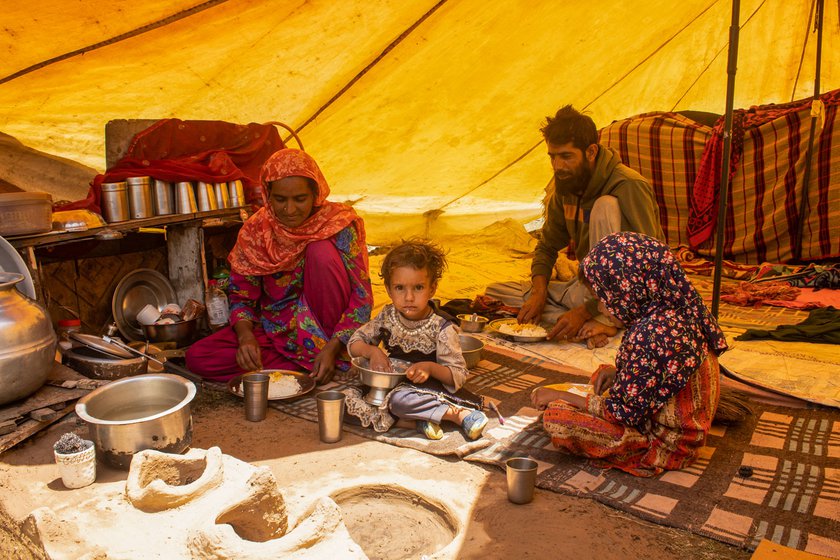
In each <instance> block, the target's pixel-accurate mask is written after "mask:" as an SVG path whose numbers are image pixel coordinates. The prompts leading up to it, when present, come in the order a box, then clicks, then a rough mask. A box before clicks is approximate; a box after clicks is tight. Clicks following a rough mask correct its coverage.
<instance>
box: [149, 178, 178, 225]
mask: <svg viewBox="0 0 840 560" xmlns="http://www.w3.org/2000/svg"><path fill="white" fill-rule="evenodd" d="M152 198H153V199H154V201H155V216H166V215H168V214H172V213H173V212H174V211H175V197H174V196H172V184H171V183H169V182H167V181H161V180H159V179H155V183H154V196H153V197H152Z"/></svg>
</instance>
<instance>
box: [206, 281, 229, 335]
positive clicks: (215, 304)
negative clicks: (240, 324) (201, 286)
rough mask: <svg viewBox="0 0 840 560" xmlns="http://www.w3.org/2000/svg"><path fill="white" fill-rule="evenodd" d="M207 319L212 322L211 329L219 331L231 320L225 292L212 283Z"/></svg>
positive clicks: (208, 297)
mask: <svg viewBox="0 0 840 560" xmlns="http://www.w3.org/2000/svg"><path fill="white" fill-rule="evenodd" d="M206 303H207V318H208V320H209V322H210V329H211V330H213V331H217V330H219V329H221V328H222V327H224V326H226V325H227V324H228V321H229V320H230V307H229V305H228V298H227V295H226V294H225V292H224V290H222V289H221V288H219V286H218V285H217V284H216V283H215V282H212V281H211V282H210V286H209V288H208V290H207V301H206Z"/></svg>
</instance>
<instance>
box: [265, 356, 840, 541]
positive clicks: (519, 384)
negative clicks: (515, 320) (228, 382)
mask: <svg viewBox="0 0 840 560" xmlns="http://www.w3.org/2000/svg"><path fill="white" fill-rule="evenodd" d="M587 378H588V374H586V373H585V372H583V371H582V370H577V369H574V368H570V367H564V366H558V365H556V364H552V363H551V362H547V361H544V360H541V359H539V358H533V357H525V356H522V355H519V354H516V353H514V352H512V351H510V350H508V349H503V348H497V347H490V346H488V347H486V348H485V353H484V356H483V359H482V361H481V362H480V363H479V365H478V366H477V367H476V368H475V369H473V370H472V371H471V374H470V377H469V379H468V382H467V388H469V389H471V390H472V391H475V392H477V393H479V394H481V395H482V396H483V397H484V399H485V402H486V401H487V400H492V401H493V402H494V403H496V404H497V406H498V408H499V410H500V412H501V414H502V416H503V417H505V419H506V421H505V423H504V425H502V424H500V422H499V420H498V418H497V417H496V416H495V415H494V414H492V413H488V414H489V416H490V422H489V424H488V427H487V429H486V430H485V437H484V438H482V439H481V440H479V441H478V442H468V441H466V440H465V439H464V438H463V436H462V434H461V432H460V431H459V430H458V429H456V428H455V427H454V426H444V429H445V433H446V435H445V437H444V438H443V439H442V440H440V441H430V440H426V439H425V438H423V437H421V436H419V434H417V433H416V432H414V431H413V430H406V429H399V428H392V429H391V430H390V431H388V432H386V433H385V434H378V433H376V432H374V431H373V430H372V429H369V428H363V427H361V426H358V425H350V424H346V425H345V430H346V431H349V432H353V433H355V434H358V435H360V436H363V437H367V438H371V439H375V440H378V441H382V442H384V443H388V444H391V445H396V446H399V447H409V448H412V449H417V450H420V451H424V452H427V453H431V454H435V455H454V456H458V457H461V458H463V459H465V460H467V461H473V462H479V463H485V464H488V465H494V466H496V467H502V466H503V465H504V461H505V460H506V459H508V458H510V457H516V456H529V457H531V458H533V459H535V460H536V461H537V462H538V463H539V475H538V478H537V487H538V488H540V489H543V490H545V491H553V492H559V493H564V494H571V495H575V496H582V497H587V498H591V499H594V500H596V501H598V502H601V503H604V504H607V505H609V506H611V507H614V508H616V509H618V510H621V511H624V512H627V513H630V514H632V515H635V516H638V517H640V518H643V519H646V520H648V521H651V522H654V523H658V524H662V525H667V526H671V527H678V528H681V529H685V530H688V531H691V532H693V533H696V534H700V535H705V536H707V537H711V538H713V539H717V540H720V541H723V542H726V543H729V544H732V545H735V546H739V547H743V548H746V549H750V550H752V549H754V548H755V547H756V546H758V544H759V542H760V541H761V540H762V539H768V540H770V541H773V542H776V543H779V544H783V545H785V546H788V547H791V548H795V549H798V550H805V551H809V552H813V553H816V554H822V555H824V556H828V557H833V558H840V415H838V413H837V412H836V411H832V410H831V409H823V408H816V409H792V408H785V407H779V406H768V405H763V404H759V403H756V404H754V408H755V409H756V414H755V416H754V417H751V418H749V419H747V420H746V421H745V422H743V423H741V424H739V425H735V426H718V425H715V426H714V429H713V432H712V433H711V434H710V437H709V440H708V443H707V446H706V447H705V448H704V449H703V452H702V454H701V458H700V460H698V461H697V463H695V464H694V465H693V466H691V467H690V468H688V469H685V470H682V471H673V472H667V473H664V474H662V475H660V476H656V477H653V478H636V477H633V476H630V475H628V474H625V473H623V472H620V471H616V470H601V469H598V468H594V467H592V466H591V465H589V464H588V463H587V462H586V461H585V460H582V459H580V458H578V457H573V456H569V455H565V454H562V453H560V452H558V451H556V450H555V449H554V447H553V446H552V445H551V442H550V440H549V438H548V437H547V436H546V434H545V433H544V431H543V430H542V427H541V425H540V422H539V415H538V412H537V411H536V410H534V409H532V408H531V407H530V402H529V400H528V399H529V393H530V391H531V389H532V388H534V387H536V386H540V385H547V384H551V383H562V382H570V381H571V382H585V381H586V379H587ZM355 384H356V381H355V380H354V379H353V378H352V376H349V375H347V374H345V375H344V377H343V378H340V379H339V380H337V381H334V382H333V383H332V384H331V385H330V386H327V387H324V388H336V389H339V390H341V389H342V388H346V387H348V386H350V385H355ZM271 405H272V406H273V407H274V408H276V409H278V410H281V411H283V412H286V413H288V414H291V415H293V416H297V417H300V418H305V419H307V420H310V421H313V422H317V411H316V405H315V398H314V396H312V395H308V396H307V397H305V398H301V399H296V400H293V401H274V402H272V403H271ZM744 467H748V468H744Z"/></svg>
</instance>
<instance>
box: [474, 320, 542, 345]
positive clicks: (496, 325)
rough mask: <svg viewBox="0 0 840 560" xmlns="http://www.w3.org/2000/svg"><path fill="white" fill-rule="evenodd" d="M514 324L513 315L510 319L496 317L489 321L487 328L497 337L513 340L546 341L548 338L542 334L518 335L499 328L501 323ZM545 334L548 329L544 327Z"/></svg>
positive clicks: (515, 321)
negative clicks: (504, 331)
mask: <svg viewBox="0 0 840 560" xmlns="http://www.w3.org/2000/svg"><path fill="white" fill-rule="evenodd" d="M516 324H517V320H516V318H514V317H511V318H510V319H496V320H495V321H490V323H488V324H487V328H488V329H490V330H491V331H492V332H493V334H495V335H496V336H499V337H501V338H504V339H506V340H512V341H514V342H547V341H548V339H547V338H546V337H544V336H519V335H515V334H508V333H503V332H501V331H500V330H499V327H501V326H502V325H516ZM543 328H544V327H543ZM547 334H548V329H546V335H547Z"/></svg>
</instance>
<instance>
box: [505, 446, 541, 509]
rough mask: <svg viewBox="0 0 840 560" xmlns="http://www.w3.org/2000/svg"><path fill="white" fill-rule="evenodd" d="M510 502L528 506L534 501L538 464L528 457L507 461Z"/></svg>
mask: <svg viewBox="0 0 840 560" xmlns="http://www.w3.org/2000/svg"><path fill="white" fill-rule="evenodd" d="M505 467H506V469H505V471H506V473H507V494H508V500H509V501H511V502H513V503H514V504H527V503H529V502H531V500H533V499H534V485H535V484H536V482H537V462H536V461H534V460H533V459H528V458H527V457H514V458H512V459H508V460H507V461H505Z"/></svg>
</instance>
